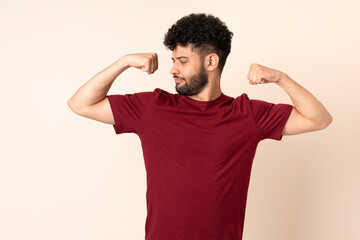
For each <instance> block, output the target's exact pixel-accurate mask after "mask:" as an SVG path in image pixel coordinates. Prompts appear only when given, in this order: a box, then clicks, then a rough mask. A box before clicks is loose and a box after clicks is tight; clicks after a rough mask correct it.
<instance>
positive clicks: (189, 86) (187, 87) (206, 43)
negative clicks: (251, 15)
mask: <svg viewBox="0 0 360 240" xmlns="http://www.w3.org/2000/svg"><path fill="white" fill-rule="evenodd" d="M232 35H233V33H232V32H230V31H229V29H228V28H227V27H226V26H225V24H224V23H223V22H221V21H220V19H218V18H216V17H214V16H212V15H206V14H190V15H187V16H185V17H183V18H181V19H180V20H178V21H177V22H176V23H175V24H174V25H173V26H172V27H171V28H169V30H168V32H167V33H166V34H165V38H164V45H165V46H166V47H167V48H168V49H170V50H171V51H172V55H173V57H172V60H173V63H174V64H173V67H172V68H171V74H173V75H174V78H175V79H179V80H182V81H179V82H177V83H176V84H177V85H176V91H177V92H178V93H179V94H181V95H187V96H192V95H196V94H198V93H200V92H201V91H202V90H203V89H204V88H205V86H206V85H207V84H208V83H209V81H208V72H207V71H206V70H208V71H211V72H212V73H215V72H216V74H217V75H218V76H220V75H221V72H222V70H223V68H224V65H225V62H226V58H227V56H228V55H229V53H230V49H231V37H232ZM205 61H207V62H208V63H209V65H206V66H207V68H206V69H205V68H204V66H205V64H204V63H205Z"/></svg>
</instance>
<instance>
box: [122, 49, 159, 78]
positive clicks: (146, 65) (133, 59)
mask: <svg viewBox="0 0 360 240" xmlns="http://www.w3.org/2000/svg"><path fill="white" fill-rule="evenodd" d="M125 58H126V61H127V62H128V64H129V66H130V67H135V68H138V69H141V70H142V71H144V72H147V73H148V74H152V73H154V72H155V71H156V70H157V69H158V56H157V54H156V53H133V54H128V55H125Z"/></svg>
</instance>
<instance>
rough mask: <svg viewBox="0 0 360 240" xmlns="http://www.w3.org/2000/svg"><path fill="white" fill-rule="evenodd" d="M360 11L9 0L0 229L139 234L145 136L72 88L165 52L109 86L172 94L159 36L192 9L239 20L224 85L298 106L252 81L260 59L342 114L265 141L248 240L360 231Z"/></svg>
mask: <svg viewBox="0 0 360 240" xmlns="http://www.w3.org/2000/svg"><path fill="white" fill-rule="evenodd" d="M359 10H360V4H359V2H358V1H356V0H353V1H349V0H343V1H325V0H323V1H310V0H306V1H304V0H301V1H300V0H298V1H286V0H281V1H280V0H276V1H265V0H263V1H246V2H245V1H226V0H222V1H208V0H206V1H205V0H201V1H193V0H192V1H187V0H183V1H139V0H138V1H85V0H83V1H79V0H71V1H70V0H66V1H45V0H44V1H24V0H22V1H10V0H8V1H4V0H0V30H1V38H0V39H1V40H0V41H1V44H0V69H1V77H0V78H1V87H0V89H1V94H0V98H1V99H0V100H1V101H0V104H1V124H0V128H1V129H0V130H1V151H0V158H1V160H0V239H1V240H23V239H26V240H35V239H36V240H45V239H46V240H48V239H51V240H63V239H67V240H80V239H87V240H95V239H96V240H100V239H102V240H108V239H111V240H113V239H131V240H133V239H134V240H140V239H144V235H145V233H144V227H145V217H146V201H145V193H146V172H145V167H144V162H143V156H142V149H141V146H140V140H139V138H138V136H137V135H136V134H122V135H116V134H115V132H114V130H113V127H112V126H111V125H107V124H103V123H100V122H96V121H94V120H91V119H87V118H83V117H80V116H78V115H76V114H74V113H73V112H72V111H71V110H70V109H69V107H68V106H67V100H68V99H69V98H70V97H71V96H72V95H73V94H74V92H75V91H76V90H77V89H78V88H79V87H80V86H81V85H82V84H84V83H85V82H86V81H87V80H89V79H90V78H91V77H92V76H94V75H95V74H96V73H98V72H99V71H101V70H103V69H104V68H106V67H107V66H109V65H110V64H111V63H113V62H114V61H115V60H117V59H118V58H119V57H121V56H123V55H125V54H128V53H135V52H157V53H158V56H159V69H158V71H157V72H156V73H155V74H153V75H151V76H148V75H147V74H146V73H143V72H142V71H140V70H138V69H128V70H126V71H125V72H124V73H123V74H122V75H120V76H119V77H118V78H117V80H116V81H115V82H114V84H113V86H112V88H111V89H110V91H109V94H116V93H120V94H125V93H134V92H141V91H152V90H154V89H155V88H156V87H159V88H162V89H164V90H167V91H169V92H172V93H176V92H175V84H174V81H173V79H172V76H171V75H170V67H171V63H172V62H171V59H170V58H171V52H170V51H169V50H166V48H165V47H164V46H163V44H162V41H163V37H164V34H165V32H166V31H167V29H168V28H169V27H170V26H171V25H172V24H173V23H175V21H176V20H177V19H179V18H181V17H182V16H184V15H186V14H189V13H191V12H206V13H212V14H214V15H215V16H218V17H219V18H220V19H222V20H223V21H224V22H225V23H226V24H227V26H228V27H229V29H230V30H231V31H233V32H234V37H233V44H232V51H231V53H230V55H229V58H228V60H227V64H226V66H225V69H224V72H223V76H222V79H221V84H222V91H223V92H224V93H225V94H227V95H229V96H233V97H236V96H239V95H241V94H242V93H247V94H248V96H249V97H250V98H255V99H261V100H265V101H270V102H275V103H280V102H283V103H289V104H292V102H291V99H290V98H289V96H288V95H287V94H286V92H284V91H283V90H282V89H281V88H280V87H279V86H277V85H275V84H265V85H257V86H253V85H250V84H249V83H248V80H247V72H248V69H249V66H250V64H251V63H259V64H262V65H264V66H267V67H271V68H275V69H278V70H281V71H284V72H286V73H287V74H288V75H289V76H290V77H292V78H293V79H294V80H295V81H297V82H298V83H300V84H301V85H302V86H304V87H305V88H307V89H308V90H309V91H310V92H311V93H312V94H313V95H315V96H316V97H317V98H318V99H319V100H320V101H321V102H322V103H323V104H324V105H325V106H326V108H327V109H328V110H329V112H330V113H331V114H332V116H333V118H334V121H333V123H332V124H331V125H330V126H329V127H328V128H326V129H325V130H323V131H316V132H310V133H305V134H299V135H292V136H284V137H283V140H282V141H280V142H278V141H275V140H264V141H262V142H261V143H260V144H259V147H258V150H257V153H256V157H255V159H254V163H253V168H252V173H251V181H250V186H249V193H248V201H247V208H246V218H245V226H244V235H243V236H244V237H243V239H244V240H265V239H266V240H290V239H291V240H320V239H326V240H339V239H341V240H356V239H360V206H359V203H360V192H359V184H360V177H359V170H360V169H359V168H360V161H359V160H360V159H359V155H358V151H359V142H358V137H357V136H358V135H359V134H360V132H359V127H358V125H359V120H360V111H359V106H358V103H359V100H358V98H359V94H360V92H359V90H360V84H359V80H360V73H359V63H360V61H359V54H360V51H359V50H360V49H359V42H360V31H359V29H360V28H359V23H360V17H359V15H358V13H359Z"/></svg>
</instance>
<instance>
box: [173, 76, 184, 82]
mask: <svg viewBox="0 0 360 240" xmlns="http://www.w3.org/2000/svg"><path fill="white" fill-rule="evenodd" d="M174 79H175V82H176V83H180V82H182V81H184V80H183V79H181V78H177V77H174Z"/></svg>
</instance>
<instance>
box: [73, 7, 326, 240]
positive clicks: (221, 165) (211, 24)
mask: <svg viewBox="0 0 360 240" xmlns="http://www.w3.org/2000/svg"><path fill="white" fill-rule="evenodd" d="M232 35H233V33H232V32H230V31H229V30H228V28H227V27H226V26H225V24H224V23H223V22H221V21H220V19H218V18H216V17H214V16H212V15H206V14H190V15H187V16H185V17H183V18H181V19H180V20H178V21H177V22H176V24H174V25H173V26H172V27H171V28H170V29H169V30H168V32H167V33H166V35H165V38H164V44H165V46H166V47H168V48H169V49H170V50H171V51H172V61H173V65H172V68H171V71H170V73H171V74H172V75H173V77H174V80H175V84H176V86H175V89H176V91H177V93H178V94H172V93H169V92H167V91H165V90H162V89H160V88H156V89H155V90H154V91H148V92H138V93H134V94H125V95H120V94H116V95H106V94H107V92H108V90H109V88H110V87H111V85H112V83H113V81H114V80H115V79H116V77H117V76H118V75H119V74H121V73H122V72H123V71H124V70H126V69H128V68H130V67H135V68H138V69H141V70H142V71H144V72H148V73H149V74H152V73H154V72H155V71H156V70H157V68H158V62H157V61H158V59H157V54H156V53H138V54H128V55H125V56H123V57H121V58H120V59H118V60H117V61H116V62H114V63H113V64H112V65H110V66H109V67H107V68H106V69H105V70H103V71H101V72H100V73H98V74H97V75H95V76H94V77H93V78H91V79H90V80H89V81H88V82H87V83H85V84H84V85H83V86H82V87H81V88H80V89H79V90H78V91H77V92H76V93H75V94H74V96H73V97H72V98H71V99H70V100H69V102H68V105H69V106H70V108H71V109H72V110H73V111H74V112H75V113H77V114H79V115H81V116H84V117H87V118H91V119H94V120H97V121H101V122H104V123H108V124H112V125H113V127H114V130H115V132H116V134H120V133H130V132H132V133H136V134H138V136H139V137H140V139H141V145H142V149H143V155H144V161H145V167H146V173H147V192H146V200H147V210H148V214H147V218H146V224H145V239H147V240H175V239H181V240H234V239H236V240H240V239H242V233H243V223H244V216H245V207H246V198H247V191H248V185H249V179H250V172H251V166H252V161H253V158H254V156H255V151H256V147H257V144H258V143H259V142H260V141H261V140H264V139H274V140H278V141H280V140H281V139H282V136H283V135H292V134H299V133H304V132H310V131H316V130H320V129H324V128H325V127H327V126H328V125H329V124H330V123H331V122H332V117H331V115H330V114H329V112H328V111H327V110H326V109H325V107H324V106H323V105H322V104H321V103H320V102H319V101H318V100H317V99H316V98H315V97H314V96H313V95H311V93H310V92H308V91H307V90H306V89H305V88H303V87H302V86H300V85H299V84H298V83H296V82H295V81H294V80H293V79H291V78H290V77H289V76H288V75H287V74H286V73H283V72H281V71H278V70H275V69H271V68H268V67H265V66H262V65H259V64H251V66H250V69H249V72H248V76H247V78H248V80H249V83H250V84H255V85H256V84H263V83H275V84H277V85H279V86H280V87H281V88H283V89H284V91H285V92H286V93H287V94H288V95H289V96H290V98H291V100H292V102H293V104H294V105H289V104H274V103H269V102H265V101H262V100H255V99H250V98H249V97H248V96H247V95H246V94H245V93H243V94H242V95H241V96H238V97H236V98H233V97H230V96H227V95H225V94H224V93H222V91H221V88H220V77H221V73H222V70H223V67H224V65H225V62H226V58H227V56H228V55H229V53H230V48H231V37H232Z"/></svg>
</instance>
